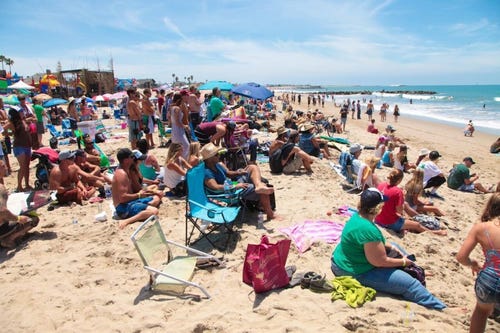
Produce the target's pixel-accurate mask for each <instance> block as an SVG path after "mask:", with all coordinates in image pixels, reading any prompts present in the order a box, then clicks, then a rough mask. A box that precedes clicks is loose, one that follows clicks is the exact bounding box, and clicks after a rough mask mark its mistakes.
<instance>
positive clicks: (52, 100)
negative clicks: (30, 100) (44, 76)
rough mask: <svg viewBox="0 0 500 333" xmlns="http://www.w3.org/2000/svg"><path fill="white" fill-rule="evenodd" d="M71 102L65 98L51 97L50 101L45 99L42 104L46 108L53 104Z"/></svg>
mask: <svg viewBox="0 0 500 333" xmlns="http://www.w3.org/2000/svg"><path fill="white" fill-rule="evenodd" d="M68 103H69V102H68V101H67V100H65V99H62V98H52V99H49V100H48V101H45V102H43V104H42V106H43V107H44V108H50V107H52V106H56V105H61V104H68Z"/></svg>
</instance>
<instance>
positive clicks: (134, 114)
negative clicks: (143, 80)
mask: <svg viewBox="0 0 500 333" xmlns="http://www.w3.org/2000/svg"><path fill="white" fill-rule="evenodd" d="M127 95H128V103H127V112H128V139H129V142H130V146H131V147H132V149H136V148H137V140H139V139H140V137H141V135H142V133H141V128H142V119H141V118H142V112H141V107H140V106H139V94H138V93H137V92H136V91H135V89H134V88H130V89H128V90H127Z"/></svg>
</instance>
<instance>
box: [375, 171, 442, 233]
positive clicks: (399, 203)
mask: <svg viewBox="0 0 500 333" xmlns="http://www.w3.org/2000/svg"><path fill="white" fill-rule="evenodd" d="M403 175H404V173H403V171H401V170H398V169H392V171H391V172H390V173H389V175H388V176H387V180H388V181H387V182H382V183H380V184H379V185H378V186H377V189H378V190H379V191H380V192H382V193H383V194H384V196H385V197H387V200H386V201H385V202H384V205H383V206H382V210H381V211H380V213H379V214H378V215H377V216H375V223H377V224H378V225H380V226H381V227H384V228H387V229H391V230H393V231H395V232H402V231H403V230H409V231H413V232H416V233H421V232H424V231H429V232H432V233H434V234H436V235H440V236H444V235H446V230H430V229H427V228H425V227H424V226H422V225H421V224H420V223H418V222H416V221H412V220H410V219H405V217H404V211H403V210H404V202H405V199H404V194H403V190H401V189H400V188H399V187H398V185H399V184H400V183H401V181H402V180H403Z"/></svg>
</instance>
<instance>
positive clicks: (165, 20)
mask: <svg viewBox="0 0 500 333" xmlns="http://www.w3.org/2000/svg"><path fill="white" fill-rule="evenodd" d="M163 23H164V24H165V27H167V29H169V30H170V31H172V32H173V33H175V34H177V35H178V36H180V37H181V38H183V39H187V38H186V36H185V35H184V34H183V33H182V31H181V29H179V27H178V26H177V25H176V24H175V23H174V22H172V20H171V19H170V18H168V17H164V18H163Z"/></svg>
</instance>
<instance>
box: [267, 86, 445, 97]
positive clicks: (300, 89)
mask: <svg viewBox="0 0 500 333" xmlns="http://www.w3.org/2000/svg"><path fill="white" fill-rule="evenodd" d="M268 88H269V89H272V90H280V91H282V92H292V93H301V94H321V95H373V94H374V93H376V94H391V95H403V94H405V95H435V94H437V92H435V91H428V90H339V91H332V90H329V91H326V90H324V87H322V86H313V85H268ZM304 90H308V91H307V92H306V91H304Z"/></svg>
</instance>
